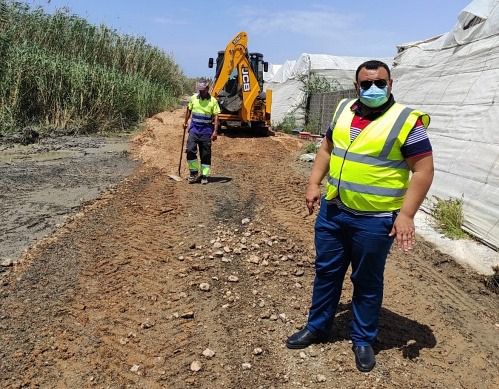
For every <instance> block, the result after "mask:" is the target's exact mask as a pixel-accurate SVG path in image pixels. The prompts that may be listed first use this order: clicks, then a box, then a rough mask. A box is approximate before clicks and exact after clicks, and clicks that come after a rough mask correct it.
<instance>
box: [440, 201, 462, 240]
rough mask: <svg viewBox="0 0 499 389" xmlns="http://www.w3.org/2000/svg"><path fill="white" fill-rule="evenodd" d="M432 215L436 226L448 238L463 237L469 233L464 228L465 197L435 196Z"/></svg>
mask: <svg viewBox="0 0 499 389" xmlns="http://www.w3.org/2000/svg"><path fill="white" fill-rule="evenodd" d="M432 216H433V218H434V219H435V223H436V227H437V228H438V229H439V230H440V231H441V232H442V233H443V234H444V235H445V236H447V237H448V238H451V239H463V238H466V237H467V235H466V233H465V232H464V231H463V229H462V225H463V221H464V212H463V199H462V198H461V199H456V198H449V199H447V200H444V199H441V198H439V197H436V196H434V201H433V204H432Z"/></svg>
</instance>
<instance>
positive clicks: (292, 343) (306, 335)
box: [286, 327, 328, 349]
mask: <svg viewBox="0 0 499 389" xmlns="http://www.w3.org/2000/svg"><path fill="white" fill-rule="evenodd" d="M327 340H328V339H327V337H326V336H322V335H320V334H318V333H316V332H312V331H309V330H308V329H307V328H306V327H305V328H304V329H302V330H300V331H298V332H297V333H295V334H293V335H291V336H290V337H289V338H288V340H287V342H286V347H287V348H291V349H300V348H305V347H308V346H310V345H311V344H313V343H322V342H326V341H327Z"/></svg>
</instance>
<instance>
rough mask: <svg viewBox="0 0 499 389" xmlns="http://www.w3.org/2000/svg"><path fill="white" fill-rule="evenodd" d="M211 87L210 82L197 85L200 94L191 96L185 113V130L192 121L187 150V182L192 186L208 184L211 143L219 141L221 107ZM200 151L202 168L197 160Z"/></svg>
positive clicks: (201, 82) (200, 82) (202, 81)
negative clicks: (210, 89) (210, 91)
mask: <svg viewBox="0 0 499 389" xmlns="http://www.w3.org/2000/svg"><path fill="white" fill-rule="evenodd" d="M209 87H210V84H209V82H208V81H205V80H201V81H199V82H198V83H197V89H198V91H199V93H197V94H194V95H193V96H191V98H190V100H189V103H188V105H187V110H186V112H185V120H184V130H185V129H186V128H187V125H188V123H189V119H190V125H189V136H188V138H187V150H186V153H187V164H188V166H189V172H190V174H189V177H188V179H187V180H188V182H189V183H190V184H193V183H195V182H201V184H207V183H208V176H209V175H210V170H211V142H212V141H215V140H216V139H217V131H218V114H219V113H220V107H219V105H218V102H217V99H215V98H214V97H213V96H211V95H210V93H209ZM198 149H199V154H200V159H201V166H199V162H198V158H197V152H198ZM200 172H201V174H199V173H200Z"/></svg>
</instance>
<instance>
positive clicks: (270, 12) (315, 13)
mask: <svg viewBox="0 0 499 389" xmlns="http://www.w3.org/2000/svg"><path fill="white" fill-rule="evenodd" d="M470 1H471V0H417V1H416V0H412V1H405V0H380V1H377V2H374V1H372V0H371V1H369V0H356V1H326V0H317V1H313V0H312V1H303V0H287V1H271V0H266V1H262V0H251V1H239V0H231V1H230V0H210V1H169V0H142V1H137V0H28V1H26V2H27V3H28V4H30V5H36V6H42V7H44V8H45V9H47V10H48V11H52V10H54V9H56V8H61V7H67V8H68V9H69V10H70V11H71V12H72V13H75V14H78V15H80V16H82V17H84V18H86V19H87V20H89V21H90V22H91V23H94V24H101V23H103V24H106V25H108V26H109V27H112V28H115V29H116V30H118V31H119V32H121V33H126V34H131V35H140V36H144V37H145V38H146V39H147V41H148V42H149V43H151V44H153V45H155V46H158V47H160V48H161V49H163V50H164V51H165V52H167V53H168V54H170V55H172V56H173V57H174V58H175V60H176V62H177V63H178V64H179V65H180V67H181V68H182V69H183V70H184V73H185V74H186V75H188V76H200V77H201V76H213V74H212V73H213V70H212V69H209V68H208V66H207V63H208V58H209V57H216V53H217V51H218V50H223V49H224V48H225V46H226V44H227V42H228V41H229V40H230V39H231V38H232V37H233V36H234V35H235V34H236V33H237V32H239V31H246V32H247V33H248V39H249V50H250V51H258V52H261V53H263V54H264V55H265V59H266V60H267V61H268V62H270V63H275V64H280V63H283V62H284V61H285V60H287V59H296V58H297V57H298V56H299V55H300V54H301V53H320V54H332V55H340V56H359V57H373V58H377V57H392V56H394V55H395V47H396V45H397V44H401V43H406V42H412V41H417V40H421V39H426V38H429V37H431V36H435V35H439V34H442V33H445V32H447V31H449V30H450V29H451V28H452V27H453V26H454V25H455V23H456V22H457V15H458V13H459V11H460V10H461V9H463V8H464V7H465V6H466V5H468V4H469V3H470Z"/></svg>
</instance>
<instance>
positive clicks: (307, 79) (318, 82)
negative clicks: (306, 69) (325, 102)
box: [299, 73, 340, 96]
mask: <svg viewBox="0 0 499 389" xmlns="http://www.w3.org/2000/svg"><path fill="white" fill-rule="evenodd" d="M299 80H300V81H301V83H302V84H303V86H302V88H301V89H302V91H304V92H305V93H306V94H307V96H308V95H310V94H312V93H326V92H335V91H337V90H339V89H340V87H339V83H338V81H336V80H329V79H327V78H326V77H325V76H322V75H318V74H315V73H310V75H304V76H301V77H300V78H299Z"/></svg>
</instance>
